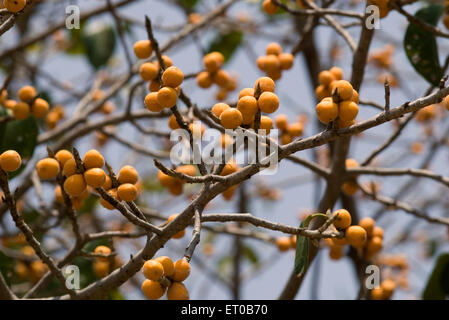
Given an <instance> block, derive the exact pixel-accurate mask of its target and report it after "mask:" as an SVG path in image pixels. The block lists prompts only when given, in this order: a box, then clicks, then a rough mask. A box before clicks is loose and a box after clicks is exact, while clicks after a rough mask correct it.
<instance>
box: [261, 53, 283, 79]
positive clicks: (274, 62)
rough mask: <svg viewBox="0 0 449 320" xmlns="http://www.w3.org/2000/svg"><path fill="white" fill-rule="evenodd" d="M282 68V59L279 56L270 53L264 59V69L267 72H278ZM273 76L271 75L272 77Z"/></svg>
mask: <svg viewBox="0 0 449 320" xmlns="http://www.w3.org/2000/svg"><path fill="white" fill-rule="evenodd" d="M280 70H281V61H280V60H279V57H278V56H274V55H269V56H266V57H265V58H264V60H263V71H265V72H267V73H272V74H273V73H276V71H280ZM270 78H271V77H270Z"/></svg>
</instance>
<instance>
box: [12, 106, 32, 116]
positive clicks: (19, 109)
mask: <svg viewBox="0 0 449 320" xmlns="http://www.w3.org/2000/svg"><path fill="white" fill-rule="evenodd" d="M12 113H13V116H14V118H16V119H17V120H23V119H26V118H28V116H29V115H30V106H29V105H28V103H26V102H17V103H16V105H15V106H14V109H13V110H12Z"/></svg>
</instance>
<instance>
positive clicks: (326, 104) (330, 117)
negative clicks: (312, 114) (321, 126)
mask: <svg viewBox="0 0 449 320" xmlns="http://www.w3.org/2000/svg"><path fill="white" fill-rule="evenodd" d="M316 114H317V116H318V119H319V120H320V121H321V122H322V123H325V124H327V123H329V122H331V121H334V120H335V119H336V118H337V116H338V105H337V104H336V103H334V102H333V101H332V99H331V98H324V99H323V100H321V102H320V103H318V104H317V106H316Z"/></svg>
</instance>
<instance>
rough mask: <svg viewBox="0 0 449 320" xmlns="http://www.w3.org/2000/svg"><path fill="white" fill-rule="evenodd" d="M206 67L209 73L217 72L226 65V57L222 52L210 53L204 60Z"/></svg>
mask: <svg viewBox="0 0 449 320" xmlns="http://www.w3.org/2000/svg"><path fill="white" fill-rule="evenodd" d="M203 63H204V67H205V68H206V70H207V71H209V72H211V73H212V72H216V71H217V70H218V69H220V68H221V66H222V65H223V63H224V57H223V55H222V54H221V53H220V52H217V51H214V52H211V53H208V54H206V55H205V56H204V58H203Z"/></svg>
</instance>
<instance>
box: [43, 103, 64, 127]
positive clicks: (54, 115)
mask: <svg viewBox="0 0 449 320" xmlns="http://www.w3.org/2000/svg"><path fill="white" fill-rule="evenodd" d="M64 117H65V112H64V107H63V106H62V105H55V106H54V107H53V108H51V109H50V111H49V112H48V113H47V117H45V124H46V125H47V127H48V128H49V129H54V128H56V125H57V124H58V122H59V121H60V120H62V119H64Z"/></svg>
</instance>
